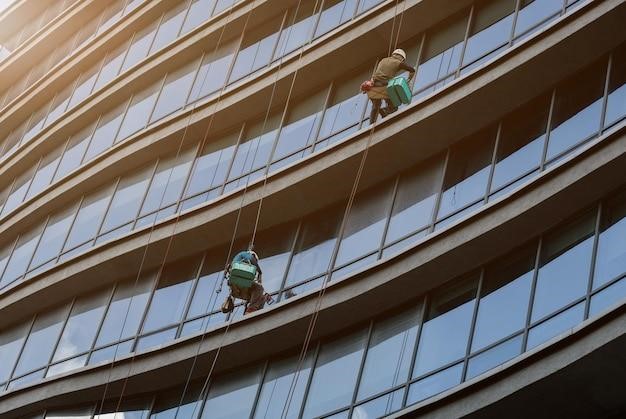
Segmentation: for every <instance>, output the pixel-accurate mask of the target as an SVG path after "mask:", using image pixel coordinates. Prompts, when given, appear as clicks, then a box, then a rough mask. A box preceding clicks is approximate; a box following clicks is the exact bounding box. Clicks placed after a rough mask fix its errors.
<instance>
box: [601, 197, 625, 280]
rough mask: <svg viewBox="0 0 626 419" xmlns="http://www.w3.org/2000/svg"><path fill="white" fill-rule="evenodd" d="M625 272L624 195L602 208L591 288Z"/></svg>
mask: <svg viewBox="0 0 626 419" xmlns="http://www.w3.org/2000/svg"><path fill="white" fill-rule="evenodd" d="M625 272H626V194H624V193H621V194H620V195H619V196H618V197H617V198H615V199H613V200H612V201H610V202H608V203H607V205H606V206H604V207H603V208H602V224H601V227H600V238H599V241H598V250H597V256H596V265H595V272H594V276H593V288H594V289H596V288H598V287H599V286H601V285H603V284H606V283H607V282H609V281H611V280H612V279H615V278H617V277H618V276H621V275H623V274H624V273H625Z"/></svg>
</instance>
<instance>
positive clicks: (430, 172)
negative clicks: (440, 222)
mask: <svg viewBox="0 0 626 419" xmlns="http://www.w3.org/2000/svg"><path fill="white" fill-rule="evenodd" d="M443 162H444V157H443V156H437V157H435V158H432V159H430V160H429V161H427V162H425V163H422V164H421V165H420V166H418V167H417V168H415V169H413V170H411V171H410V172H408V173H405V174H402V175H400V181H399V183H398V191H397V193H396V197H395V199H394V203H393V211H392V213H391V220H390V221H389V227H388V230H387V237H386V238H385V244H389V243H391V242H393V241H395V240H398V239H400V238H402V237H405V236H406V235H408V234H409V233H412V232H414V231H417V230H419V229H421V228H424V227H426V226H427V225H428V224H430V223H431V222H432V217H433V209H434V207H435V201H436V199H437V195H438V193H439V185H440V184H441V176H442V175H443V173H442V172H443Z"/></svg>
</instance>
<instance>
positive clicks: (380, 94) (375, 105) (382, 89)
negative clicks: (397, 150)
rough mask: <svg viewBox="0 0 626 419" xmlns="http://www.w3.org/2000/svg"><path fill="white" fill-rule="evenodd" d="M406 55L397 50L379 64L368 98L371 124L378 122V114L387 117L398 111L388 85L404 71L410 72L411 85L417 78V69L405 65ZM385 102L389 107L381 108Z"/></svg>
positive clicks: (373, 76) (402, 51)
mask: <svg viewBox="0 0 626 419" xmlns="http://www.w3.org/2000/svg"><path fill="white" fill-rule="evenodd" d="M405 61H406V53H405V52H404V50H402V49H399V48H398V49H396V50H395V51H394V52H393V54H391V57H387V58H383V59H382V60H380V62H379V63H378V66H377V67H376V71H374V74H373V75H372V82H373V86H372V87H371V88H370V90H368V91H367V97H369V98H370V100H371V101H372V111H371V113H370V124H373V123H374V122H376V119H377V118H378V114H379V113H380V115H381V116H383V117H385V116H387V115H389V114H390V113H393V112H395V111H397V110H398V108H397V107H396V106H394V105H393V103H392V102H391V100H390V99H389V95H388V94H387V83H388V82H389V80H391V79H392V78H394V77H396V76H397V75H398V74H400V73H401V72H403V71H408V72H409V73H410V75H409V80H408V81H409V83H410V82H411V80H413V77H414V76H415V69H414V68H413V67H411V66H409V65H407V64H406V63H405ZM383 100H384V101H385V102H386V104H387V107H385V108H381V105H382V101H383Z"/></svg>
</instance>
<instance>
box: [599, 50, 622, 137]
mask: <svg viewBox="0 0 626 419" xmlns="http://www.w3.org/2000/svg"><path fill="white" fill-rule="evenodd" d="M624 115H626V47H622V48H621V49H619V50H617V52H615V53H614V54H613V64H612V67H611V80H610V83H609V98H608V102H607V106H606V117H605V118H604V125H605V126H609V125H611V124H614V123H615V122H617V121H619V120H620V119H622V118H623V117H624Z"/></svg>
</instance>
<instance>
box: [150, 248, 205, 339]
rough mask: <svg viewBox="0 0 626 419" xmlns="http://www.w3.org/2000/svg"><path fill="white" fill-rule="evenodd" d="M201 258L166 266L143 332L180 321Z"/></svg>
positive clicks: (153, 297) (187, 302) (189, 296)
mask: <svg viewBox="0 0 626 419" xmlns="http://www.w3.org/2000/svg"><path fill="white" fill-rule="evenodd" d="M199 265H200V259H199V258H197V257H195V258H191V259H188V260H184V261H182V262H177V263H173V264H170V265H168V266H166V267H165V269H164V270H163V272H162V273H161V277H160V278H159V283H158V284H157V287H156V290H155V291H154V294H153V296H152V301H151V302H150V307H149V308H148V314H147V315H146V321H145V323H144V325H143V330H142V332H143V333H146V332H150V331H153V330H156V329H160V328H162V327H165V326H169V325H171V324H174V323H177V322H179V321H180V320H181V319H182V317H183V315H184V314H185V309H186V308H187V305H188V304H189V301H190V299H191V289H192V286H193V282H194V281H195V279H196V277H197V275H198V267H199Z"/></svg>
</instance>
